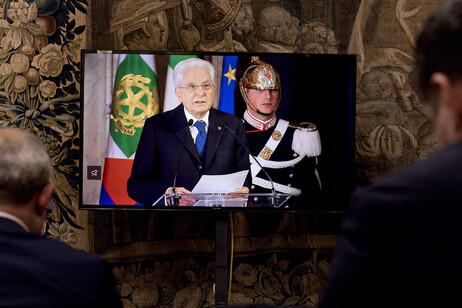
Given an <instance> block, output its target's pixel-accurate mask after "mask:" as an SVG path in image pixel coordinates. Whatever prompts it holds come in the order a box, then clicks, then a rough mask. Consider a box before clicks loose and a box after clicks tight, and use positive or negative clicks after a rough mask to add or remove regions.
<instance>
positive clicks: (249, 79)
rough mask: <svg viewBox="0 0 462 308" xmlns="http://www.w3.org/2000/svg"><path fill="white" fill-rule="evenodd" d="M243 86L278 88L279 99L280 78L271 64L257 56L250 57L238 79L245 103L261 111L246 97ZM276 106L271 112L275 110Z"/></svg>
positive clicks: (261, 88)
mask: <svg viewBox="0 0 462 308" xmlns="http://www.w3.org/2000/svg"><path fill="white" fill-rule="evenodd" d="M245 88H250V89H256V90H278V91H279V102H280V100H281V80H280V79H279V74H278V72H276V70H275V69H274V67H273V66H272V65H271V64H268V63H266V62H263V61H261V60H260V58H259V57H251V60H250V65H249V67H248V68H247V69H246V70H245V72H244V75H243V76H242V78H241V80H239V89H240V91H241V95H242V98H243V99H244V101H245V102H246V104H248V105H249V106H250V107H252V109H254V110H255V111H257V112H258V113H261V112H260V111H259V110H258V109H257V108H255V107H254V106H253V105H252V103H251V102H250V101H249V99H248V98H247V94H246V93H245V90H244V89H245ZM279 102H278V105H279ZM276 108H277V106H276ZM276 108H275V109H274V111H273V113H274V112H275V111H276Z"/></svg>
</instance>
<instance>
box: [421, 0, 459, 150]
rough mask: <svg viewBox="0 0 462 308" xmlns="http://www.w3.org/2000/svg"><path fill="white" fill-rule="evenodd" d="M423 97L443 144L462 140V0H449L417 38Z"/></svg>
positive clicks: (435, 12)
mask: <svg viewBox="0 0 462 308" xmlns="http://www.w3.org/2000/svg"><path fill="white" fill-rule="evenodd" d="M416 61H417V72H418V82H419V86H420V91H421V93H420V94H421V98H422V99H423V100H424V101H426V102H428V103H429V107H430V108H429V114H430V117H431V118H432V120H433V123H434V125H435V130H436V133H437V137H438V139H439V140H441V142H442V144H443V145H448V144H451V143H454V142H457V141H460V140H462V1H446V2H444V3H443V4H442V5H441V6H440V7H439V8H438V9H437V10H435V11H434V12H433V13H432V14H431V15H430V16H429V18H428V20H427V22H426V23H425V25H424V27H423V29H422V31H421V33H420V35H419V38H418V40H417V49H416Z"/></svg>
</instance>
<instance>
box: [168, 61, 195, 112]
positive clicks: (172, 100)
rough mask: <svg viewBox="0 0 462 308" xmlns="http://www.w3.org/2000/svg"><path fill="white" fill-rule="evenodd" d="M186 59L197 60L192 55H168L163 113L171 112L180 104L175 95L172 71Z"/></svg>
mask: <svg viewBox="0 0 462 308" xmlns="http://www.w3.org/2000/svg"><path fill="white" fill-rule="evenodd" d="M188 58H197V56H193V55H170V56H169V57H168V70H167V80H166V81H165V97H164V107H163V109H162V111H163V112H165V111H168V110H172V109H174V108H175V107H176V106H178V105H179V104H180V102H179V101H178V99H177V98H176V95H175V83H174V82H173V70H174V69H175V66H176V65H177V64H178V63H179V62H181V61H183V60H186V59H188Z"/></svg>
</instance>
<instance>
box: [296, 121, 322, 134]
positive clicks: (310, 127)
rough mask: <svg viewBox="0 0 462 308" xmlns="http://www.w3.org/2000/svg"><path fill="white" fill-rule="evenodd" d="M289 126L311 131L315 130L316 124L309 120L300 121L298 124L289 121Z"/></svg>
mask: <svg viewBox="0 0 462 308" xmlns="http://www.w3.org/2000/svg"><path fill="white" fill-rule="evenodd" d="M289 127H292V128H297V129H300V130H303V131H307V132H313V131H315V130H317V128H316V125H314V124H313V123H310V122H301V123H300V124H295V123H289Z"/></svg>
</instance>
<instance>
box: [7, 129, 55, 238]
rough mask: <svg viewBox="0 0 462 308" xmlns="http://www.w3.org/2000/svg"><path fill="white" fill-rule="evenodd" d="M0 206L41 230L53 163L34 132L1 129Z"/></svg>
mask: <svg viewBox="0 0 462 308" xmlns="http://www.w3.org/2000/svg"><path fill="white" fill-rule="evenodd" d="M0 153H1V154H0V210H1V211H5V212H8V213H10V214H12V215H15V216H17V217H18V218H20V219H21V220H23V221H24V222H25V223H26V225H27V226H28V227H29V229H30V231H32V232H34V233H41V231H42V227H43V223H44V221H45V216H46V212H47V209H48V206H49V200H50V198H51V194H52V193H53V185H52V184H51V174H52V166H51V163H50V157H49V156H48V153H47V152H46V150H45V148H44V147H43V144H42V143H41V142H40V140H39V139H38V138H37V137H36V136H35V135H33V134H31V133H28V132H25V131H22V130H20V129H14V128H1V129H0Z"/></svg>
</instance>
